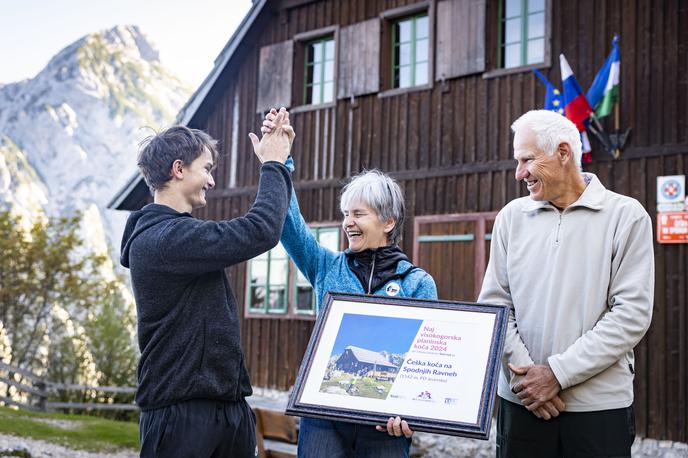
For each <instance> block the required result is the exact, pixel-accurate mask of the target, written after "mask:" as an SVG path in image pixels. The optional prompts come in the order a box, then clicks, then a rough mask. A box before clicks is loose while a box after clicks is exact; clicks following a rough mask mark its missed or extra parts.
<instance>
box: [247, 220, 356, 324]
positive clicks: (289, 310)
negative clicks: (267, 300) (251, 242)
mask: <svg viewBox="0 0 688 458" xmlns="http://www.w3.org/2000/svg"><path fill="white" fill-rule="evenodd" d="M308 227H309V228H311V229H323V228H327V229H337V230H339V229H340V228H341V223H340V222H337V221H329V222H319V223H310V224H308ZM344 248H345V247H344V238H343V237H342V236H341V234H339V247H338V249H339V250H340V251H342V250H343V249H344ZM252 261H253V259H249V260H248V261H246V280H245V282H244V285H245V286H244V288H245V291H244V301H245V302H244V303H245V307H244V318H249V319H278V320H284V319H288V320H306V321H315V318H316V312H315V310H313V313H307V312H303V311H302V312H297V311H296V303H295V301H296V294H297V275H298V272H297V271H298V268H297V267H296V264H294V261H293V260H292V259H291V257H289V255H288V254H287V263H288V268H287V269H288V270H287V286H286V293H285V294H286V302H287V305H286V310H285V311H282V310H283V309H280V310H276V311H272V312H269V311H267V310H266V311H261V310H259V309H255V308H251V306H250V295H251V285H250V281H251V262H252Z"/></svg>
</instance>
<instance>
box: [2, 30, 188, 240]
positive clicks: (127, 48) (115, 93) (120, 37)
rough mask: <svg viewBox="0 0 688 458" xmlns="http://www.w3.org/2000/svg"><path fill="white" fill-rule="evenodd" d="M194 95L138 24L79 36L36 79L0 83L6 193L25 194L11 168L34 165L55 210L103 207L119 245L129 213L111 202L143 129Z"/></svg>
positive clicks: (165, 120)
mask: <svg viewBox="0 0 688 458" xmlns="http://www.w3.org/2000/svg"><path fill="white" fill-rule="evenodd" d="M190 94H191V90H190V88H189V87H187V86H186V85H184V84H183V83H182V82H181V81H180V80H179V79H178V78H176V77H175V76H174V75H172V74H171V73H170V72H169V71H168V70H167V69H166V68H165V67H164V66H163V65H162V64H161V63H160V61H159V58H158V51H157V50H156V49H155V47H154V46H153V45H152V44H151V43H150V41H149V40H148V39H147V38H146V37H145V35H144V34H143V33H142V32H141V31H140V30H139V28H138V27H136V26H117V27H114V28H112V29H109V30H105V31H100V32H97V33H92V34H89V35H86V36H84V37H82V38H80V39H79V40H77V41H75V42H74V43H72V44H70V45H69V46H67V47H65V48H64V49H63V50H62V51H60V52H59V53H58V54H57V55H56V56H55V57H54V58H53V59H51V60H50V62H49V63H48V65H47V66H46V67H45V68H44V69H43V70H42V71H41V72H40V73H39V74H38V75H36V77H35V78H33V79H29V80H24V81H20V82H17V83H13V84H8V85H5V86H0V139H1V140H2V145H3V147H2V148H0V155H3V156H5V159H6V160H5V161H4V162H3V161H0V172H1V171H2V169H5V170H7V171H8V173H3V174H2V180H0V185H2V189H4V190H5V192H4V195H0V200H4V201H5V202H8V201H11V202H12V203H14V204H15V205H16V204H18V203H20V202H22V201H25V200H26V199H23V200H22V199H19V198H18V196H17V195H16V190H18V189H29V188H27V187H26V186H24V187H22V188H19V187H18V186H19V185H18V183H19V181H20V177H19V176H18V175H17V174H16V173H14V172H13V171H14V170H19V169H21V170H25V169H26V170H28V166H29V165H30V166H31V167H32V168H33V169H35V174H34V175H31V176H32V177H33V176H35V177H36V178H37V179H38V180H40V181H41V184H40V186H42V187H43V188H41V189H47V200H48V202H47V203H46V204H45V210H46V211H47V212H48V213H49V214H61V213H69V212H71V211H73V210H76V209H79V210H82V211H87V210H88V211H91V210H89V209H93V208H96V209H97V210H96V214H97V213H100V214H101V215H102V216H103V221H102V223H103V225H104V226H105V232H107V233H108V234H109V235H110V241H111V243H112V245H114V246H116V245H117V244H118V240H119V238H120V236H121V229H122V225H123V222H124V218H125V217H126V214H123V213H121V212H114V211H111V210H107V209H106V205H107V202H109V200H110V199H111V198H112V195H113V193H114V192H116V190H117V189H119V188H121V187H122V186H123V185H124V184H125V182H126V181H127V180H128V179H129V178H130V177H131V175H132V174H133V173H134V171H135V170H136V154H137V150H138V142H139V141H140V140H141V138H142V136H144V132H143V131H142V130H141V128H142V127H143V126H152V127H156V128H159V127H162V126H165V125H169V123H171V122H172V121H173V120H174V117H175V115H176V113H177V111H178V110H179V108H180V107H181V106H182V105H183V104H184V102H185V101H186V99H187V98H188V97H189V95H190ZM8 145H11V147H10V146H8ZM10 152H11V153H12V155H11V156H12V157H11V158H10ZM17 158H26V161H28V164H27V165H26V166H24V165H22V167H18V166H14V165H13V166H11V167H10V164H19V163H20V162H18V159H17ZM10 159H11V160H10ZM2 164H6V165H7V166H6V167H3V166H2ZM21 164H23V163H21ZM21 180H23V181H24V182H26V181H27V180H29V175H26V174H24V175H23V177H22V178H21ZM10 194H13V197H12V196H10ZM91 221H94V219H93V218H92V219H91ZM101 242H102V243H105V241H104V240H103V241H101ZM102 243H101V245H102Z"/></svg>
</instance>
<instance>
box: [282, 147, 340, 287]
mask: <svg viewBox="0 0 688 458" xmlns="http://www.w3.org/2000/svg"><path fill="white" fill-rule="evenodd" d="M285 165H286V166H287V168H289V169H290V170H291V171H292V172H293V171H294V162H293V159H291V158H289V160H288V161H287V163H286V164H285ZM280 241H281V242H282V245H283V246H284V249H285V250H287V253H288V254H289V256H290V257H291V258H292V260H293V261H294V264H296V267H298V269H299V270H300V271H301V273H302V274H303V275H304V276H305V277H306V279H307V280H308V282H309V283H310V284H311V286H313V287H315V285H316V283H317V281H318V277H319V276H320V275H322V274H324V272H325V267H326V266H327V265H328V264H330V263H331V262H333V261H334V259H335V258H336V256H337V253H335V252H333V251H331V250H329V249H327V248H325V247H323V246H321V245H320V244H319V243H318V241H317V240H316V238H315V236H314V235H313V233H312V232H311V230H310V228H309V227H308V226H307V225H306V221H305V220H304V219H303V216H302V215H301V209H300V208H299V203H298V201H297V199H296V192H295V191H294V190H292V193H291V200H290V201H289V209H288V210H287V218H286V220H285V221H284V228H283V229H282V236H281V238H280Z"/></svg>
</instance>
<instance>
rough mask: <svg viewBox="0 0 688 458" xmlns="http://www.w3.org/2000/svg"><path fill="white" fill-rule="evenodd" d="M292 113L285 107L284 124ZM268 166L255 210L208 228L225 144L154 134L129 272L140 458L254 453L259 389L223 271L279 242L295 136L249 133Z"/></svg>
mask: <svg viewBox="0 0 688 458" xmlns="http://www.w3.org/2000/svg"><path fill="white" fill-rule="evenodd" d="M285 118H287V119H288V114H287V113H286V111H285V110H281V111H280V114H279V122H282V121H283V120H284V119H285ZM250 137H251V141H252V143H253V147H254V151H255V154H256V155H257V156H258V158H259V159H260V160H261V162H263V165H262V168H261V173H260V183H259V185H258V195H257V197H256V201H255V202H254V204H253V207H251V209H250V210H249V211H248V213H247V214H246V215H245V216H243V217H239V218H235V219H232V220H227V221H202V220H199V219H196V218H194V217H193V216H192V215H191V211H192V210H193V209H195V208H200V207H203V206H204V205H205V204H206V196H205V194H206V191H208V190H210V189H211V188H213V186H214V185H215V181H214V180H213V177H212V174H211V173H212V171H213V169H214V168H215V165H216V159H217V150H216V143H217V142H216V141H215V140H213V139H212V138H211V137H210V136H209V135H208V134H206V133H204V132H202V131H199V130H195V129H189V128H187V127H184V126H174V127H171V128H169V129H167V130H165V131H163V132H160V133H159V134H157V135H154V136H152V137H150V138H149V139H147V141H146V143H145V145H144V146H143V148H142V149H141V151H140V154H139V158H138V165H139V168H140V169H141V172H142V173H143V176H144V177H145V179H146V183H147V184H148V186H149V188H150V189H151V191H152V193H153V195H154V202H155V203H152V204H149V205H146V206H145V207H144V208H143V209H142V210H140V211H137V212H134V213H132V214H131V216H130V217H129V220H128V221H127V225H126V228H125V231H124V236H123V239H122V255H121V263H122V265H123V266H125V267H128V268H129V269H130V270H131V279H132V286H133V289H134V296H135V299H136V311H137V316H138V340H139V348H140V350H141V360H140V361H139V366H138V390H137V393H136V402H137V404H138V405H139V407H140V408H141V419H140V424H139V431H140V437H141V456H142V457H168V456H169V457H254V456H257V453H258V452H257V448H256V442H255V418H254V416H253V413H252V412H251V409H250V407H249V406H248V405H247V403H246V401H245V400H244V398H245V397H246V396H250V395H251V393H252V389H251V384H250V381H249V377H248V373H247V371H246V368H245V365H244V356H243V352H242V349H241V339H240V336H239V316H238V313H237V303H236V299H235V298H234V294H233V293H232V291H231V289H230V286H229V281H228V279H227V277H226V274H225V271H224V269H226V268H227V267H229V266H232V265H234V264H237V263H240V262H243V261H246V260H247V259H251V258H253V257H255V256H258V255H259V254H261V253H263V252H265V251H268V250H269V249H271V248H273V247H274V246H275V245H277V242H278V241H279V238H280V234H281V232H282V226H283V224H284V219H285V215H286V212H287V208H288V206H289V199H290V196H291V190H292V184H291V175H290V172H289V171H288V170H287V168H286V167H285V166H284V162H285V161H286V159H287V157H288V155H289V150H290V149H291V142H292V140H293V138H294V133H293V130H292V129H291V128H290V127H289V126H288V125H287V126H285V128H283V129H281V130H280V129H278V131H277V132H276V133H275V134H274V135H266V136H263V138H262V139H261V140H260V141H258V138H257V137H256V136H255V135H253V134H250Z"/></svg>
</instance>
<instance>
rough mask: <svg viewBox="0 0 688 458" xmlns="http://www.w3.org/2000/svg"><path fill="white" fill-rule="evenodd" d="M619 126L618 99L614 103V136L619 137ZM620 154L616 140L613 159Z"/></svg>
mask: <svg viewBox="0 0 688 458" xmlns="http://www.w3.org/2000/svg"><path fill="white" fill-rule="evenodd" d="M620 128H621V120H620V114H619V101H618V100H617V101H616V103H615V104H614V130H615V131H616V137H617V138H619V129H620ZM619 156H621V150H620V149H619V146H618V142H617V145H616V149H614V159H618V158H619Z"/></svg>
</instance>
